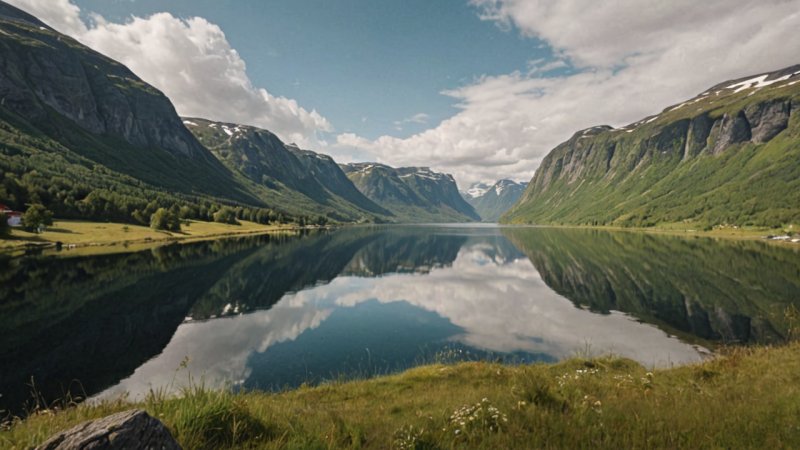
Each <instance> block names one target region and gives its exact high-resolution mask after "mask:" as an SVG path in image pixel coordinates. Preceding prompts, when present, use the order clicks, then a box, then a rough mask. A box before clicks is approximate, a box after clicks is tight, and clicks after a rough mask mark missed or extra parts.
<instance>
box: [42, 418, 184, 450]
mask: <svg viewBox="0 0 800 450" xmlns="http://www.w3.org/2000/svg"><path fill="white" fill-rule="evenodd" d="M180 448H181V447H180V445H178V443H177V442H175V439H174V438H173V437H172V435H171V434H170V433H169V430H168V429H167V427H166V426H164V424H163V423H161V422H160V421H158V420H157V419H154V418H153V417H151V416H150V415H149V414H147V413H146V412H144V411H142V410H138V409H134V410H130V411H124V412H121V413H117V414H113V415H110V416H108V417H104V418H102V419H96V420H90V421H88V422H84V423H82V424H80V425H77V426H75V427H73V428H70V429H69V430H66V431H62V432H60V433H58V434H56V435H54V436H52V437H51V438H50V439H48V440H47V441H46V442H45V443H43V444H42V445H40V446H38V447H36V449H37V450H73V449H74V450H79V449H80V450H117V449H126V450H135V449H148V450H150V449H152V450H175V449H180Z"/></svg>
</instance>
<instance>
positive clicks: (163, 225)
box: [150, 208, 181, 231]
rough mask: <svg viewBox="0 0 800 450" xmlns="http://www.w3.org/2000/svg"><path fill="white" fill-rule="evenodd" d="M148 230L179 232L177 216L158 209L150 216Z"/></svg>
mask: <svg viewBox="0 0 800 450" xmlns="http://www.w3.org/2000/svg"><path fill="white" fill-rule="evenodd" d="M150 228H152V229H154V230H168V231H181V221H180V219H179V218H178V216H177V215H175V214H173V213H172V212H171V211H169V210H168V209H165V208H158V209H157V210H156V212H154V213H153V215H152V216H150Z"/></svg>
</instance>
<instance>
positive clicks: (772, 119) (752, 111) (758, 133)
mask: <svg viewBox="0 0 800 450" xmlns="http://www.w3.org/2000/svg"><path fill="white" fill-rule="evenodd" d="M790 112H791V103H790V102H789V101H786V100H781V99H778V100H772V101H766V102H761V103H758V104H756V105H751V106H749V107H748V108H747V109H745V111H744V113H745V115H746V116H747V121H748V122H750V126H751V127H752V130H753V142H755V143H763V142H767V141H769V140H770V139H772V138H774V137H775V136H776V135H777V134H778V133H780V132H781V131H783V130H785V129H786V128H787V127H788V126H789V115H790Z"/></svg>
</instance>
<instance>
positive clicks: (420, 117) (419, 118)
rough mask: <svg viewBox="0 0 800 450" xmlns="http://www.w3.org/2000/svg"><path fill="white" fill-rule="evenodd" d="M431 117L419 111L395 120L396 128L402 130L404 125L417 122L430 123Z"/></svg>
mask: <svg viewBox="0 0 800 450" xmlns="http://www.w3.org/2000/svg"><path fill="white" fill-rule="evenodd" d="M429 119H430V116H429V115H427V114H425V113H417V114H414V115H413V116H411V117H406V118H405V119H403V120H396V121H395V122H394V128H395V129H396V130H398V131H400V130H402V129H403V126H404V125H406V124H409V123H415V124H418V125H423V124H426V123H428V120H429Z"/></svg>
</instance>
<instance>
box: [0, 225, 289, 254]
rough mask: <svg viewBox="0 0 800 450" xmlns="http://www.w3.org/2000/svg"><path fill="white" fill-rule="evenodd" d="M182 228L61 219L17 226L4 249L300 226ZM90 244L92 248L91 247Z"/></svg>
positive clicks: (104, 248) (2, 242)
mask: <svg viewBox="0 0 800 450" xmlns="http://www.w3.org/2000/svg"><path fill="white" fill-rule="evenodd" d="M181 228H182V230H181V231H179V232H170V231H163V230H153V229H152V228H150V227H145V226H139V225H130V224H122V223H111V222H88V221H76V220H57V221H56V222H55V224H54V225H53V226H52V227H50V228H48V229H47V230H46V231H45V232H43V233H41V234H36V233H29V232H27V231H24V230H21V229H14V230H13V232H12V234H11V237H10V238H7V239H0V251H13V250H15V249H21V248H24V247H27V246H31V245H33V246H38V245H42V246H48V245H50V246H52V245H54V244H55V243H56V242H61V243H62V244H63V245H64V246H65V247H67V248H68V249H69V250H73V249H71V248H70V247H72V246H74V247H75V250H76V252H77V253H81V254H86V253H92V254H95V253H107V252H109V251H114V248H113V247H115V246H123V245H128V246H130V245H134V246H135V245H137V244H139V245H148V244H152V243H163V242H166V241H192V240H202V239H211V238H217V237H223V236H233V235H242V234H255V233H265V232H270V231H278V230H288V229H294V228H296V226H295V225H291V224H288V225H281V224H278V225H261V224H258V223H255V222H248V221H241V223H240V224H239V225H230V224H226V223H217V222H203V221H196V220H189V221H186V222H184V224H183V225H182V227H181ZM87 247H91V248H92V249H87ZM81 249H82V250H81ZM117 251H118V250H117Z"/></svg>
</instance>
